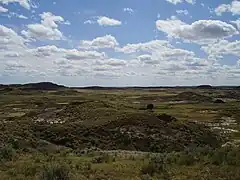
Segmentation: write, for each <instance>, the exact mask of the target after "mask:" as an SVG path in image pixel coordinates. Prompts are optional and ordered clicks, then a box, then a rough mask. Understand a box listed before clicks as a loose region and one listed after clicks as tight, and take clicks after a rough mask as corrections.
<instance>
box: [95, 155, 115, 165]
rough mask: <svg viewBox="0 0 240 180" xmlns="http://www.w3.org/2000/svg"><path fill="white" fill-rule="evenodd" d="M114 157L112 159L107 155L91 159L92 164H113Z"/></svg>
mask: <svg viewBox="0 0 240 180" xmlns="http://www.w3.org/2000/svg"><path fill="white" fill-rule="evenodd" d="M114 161H115V157H112V156H110V155H108V154H103V155H100V156H97V157H94V158H93V159H92V163H96V164H101V163H110V162H114Z"/></svg>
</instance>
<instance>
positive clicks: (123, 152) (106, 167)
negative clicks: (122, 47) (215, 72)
mask: <svg viewBox="0 0 240 180" xmlns="http://www.w3.org/2000/svg"><path fill="white" fill-rule="evenodd" d="M39 85H41V88H40V90H39V87H35V86H34V84H30V85H28V86H27V88H24V87H22V86H12V87H10V86H9V87H3V89H0V92H1V94H0V99H1V101H0V177H1V179H3V180H5V179H6V180H8V179H13V180H14V179H16V180H17V179H18V180H19V179H22V180H28V179H29V180H30V179H36V180H72V179H73V180H78V179H79V180H82V179H83V180H84V179H116V180H119V179H129V180H130V179H143V180H148V179H156V180H158V179H174V180H185V179H196V180H198V179H199V180H200V179H209V180H210V179H211V180H212V179H216V180H217V179H224V180H225V179H226V180H230V179H231V180H235V179H236V180H237V179H240V171H239V169H240V146H239V144H240V132H239V131H240V119H239V118H240V114H239V113H240V106H239V99H240V92H239V90H237V89H214V88H211V89H206V88H205V89H204V88H203V89H202V88H200V89H198V88H196V89H193V88H192V89H191V88H185V89H184V88H179V89H177V88H169V89H164V88H162V89H140V88H139V89H109V90H108V89H100V90H92V89H68V88H65V87H62V86H61V87H59V89H58V87H57V86H56V85H51V84H47V89H46V88H45V87H44V84H39ZM39 85H38V86H39ZM19 87H21V88H19ZM216 100H218V102H220V100H222V101H223V102H224V103H216ZM150 105H151V107H150Z"/></svg>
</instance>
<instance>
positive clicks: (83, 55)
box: [65, 49, 106, 60]
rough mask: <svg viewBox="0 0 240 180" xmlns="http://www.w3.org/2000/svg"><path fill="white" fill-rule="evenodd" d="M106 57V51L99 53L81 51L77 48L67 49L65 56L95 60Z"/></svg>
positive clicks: (74, 58) (67, 57)
mask: <svg viewBox="0 0 240 180" xmlns="http://www.w3.org/2000/svg"><path fill="white" fill-rule="evenodd" d="M105 57H106V54H105V53H99V52H97V51H80V50H76V49H73V50H69V51H67V53H66V56H65V58H66V59H69V60H89V59H90V60H93V59H103V58H105Z"/></svg>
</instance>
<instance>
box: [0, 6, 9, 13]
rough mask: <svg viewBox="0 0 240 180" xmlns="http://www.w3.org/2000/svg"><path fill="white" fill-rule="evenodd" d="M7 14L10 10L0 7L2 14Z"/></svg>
mask: <svg viewBox="0 0 240 180" xmlns="http://www.w3.org/2000/svg"><path fill="white" fill-rule="evenodd" d="M5 12H8V9H6V8H4V7H2V6H1V5H0V13H5Z"/></svg>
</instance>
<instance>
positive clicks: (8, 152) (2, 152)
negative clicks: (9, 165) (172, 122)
mask: <svg viewBox="0 0 240 180" xmlns="http://www.w3.org/2000/svg"><path fill="white" fill-rule="evenodd" d="M15 154H16V152H15V150H14V149H13V148H12V146H9V145H7V146H4V147H1V148H0V159H1V160H12V158H13V157H14V156H15Z"/></svg>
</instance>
